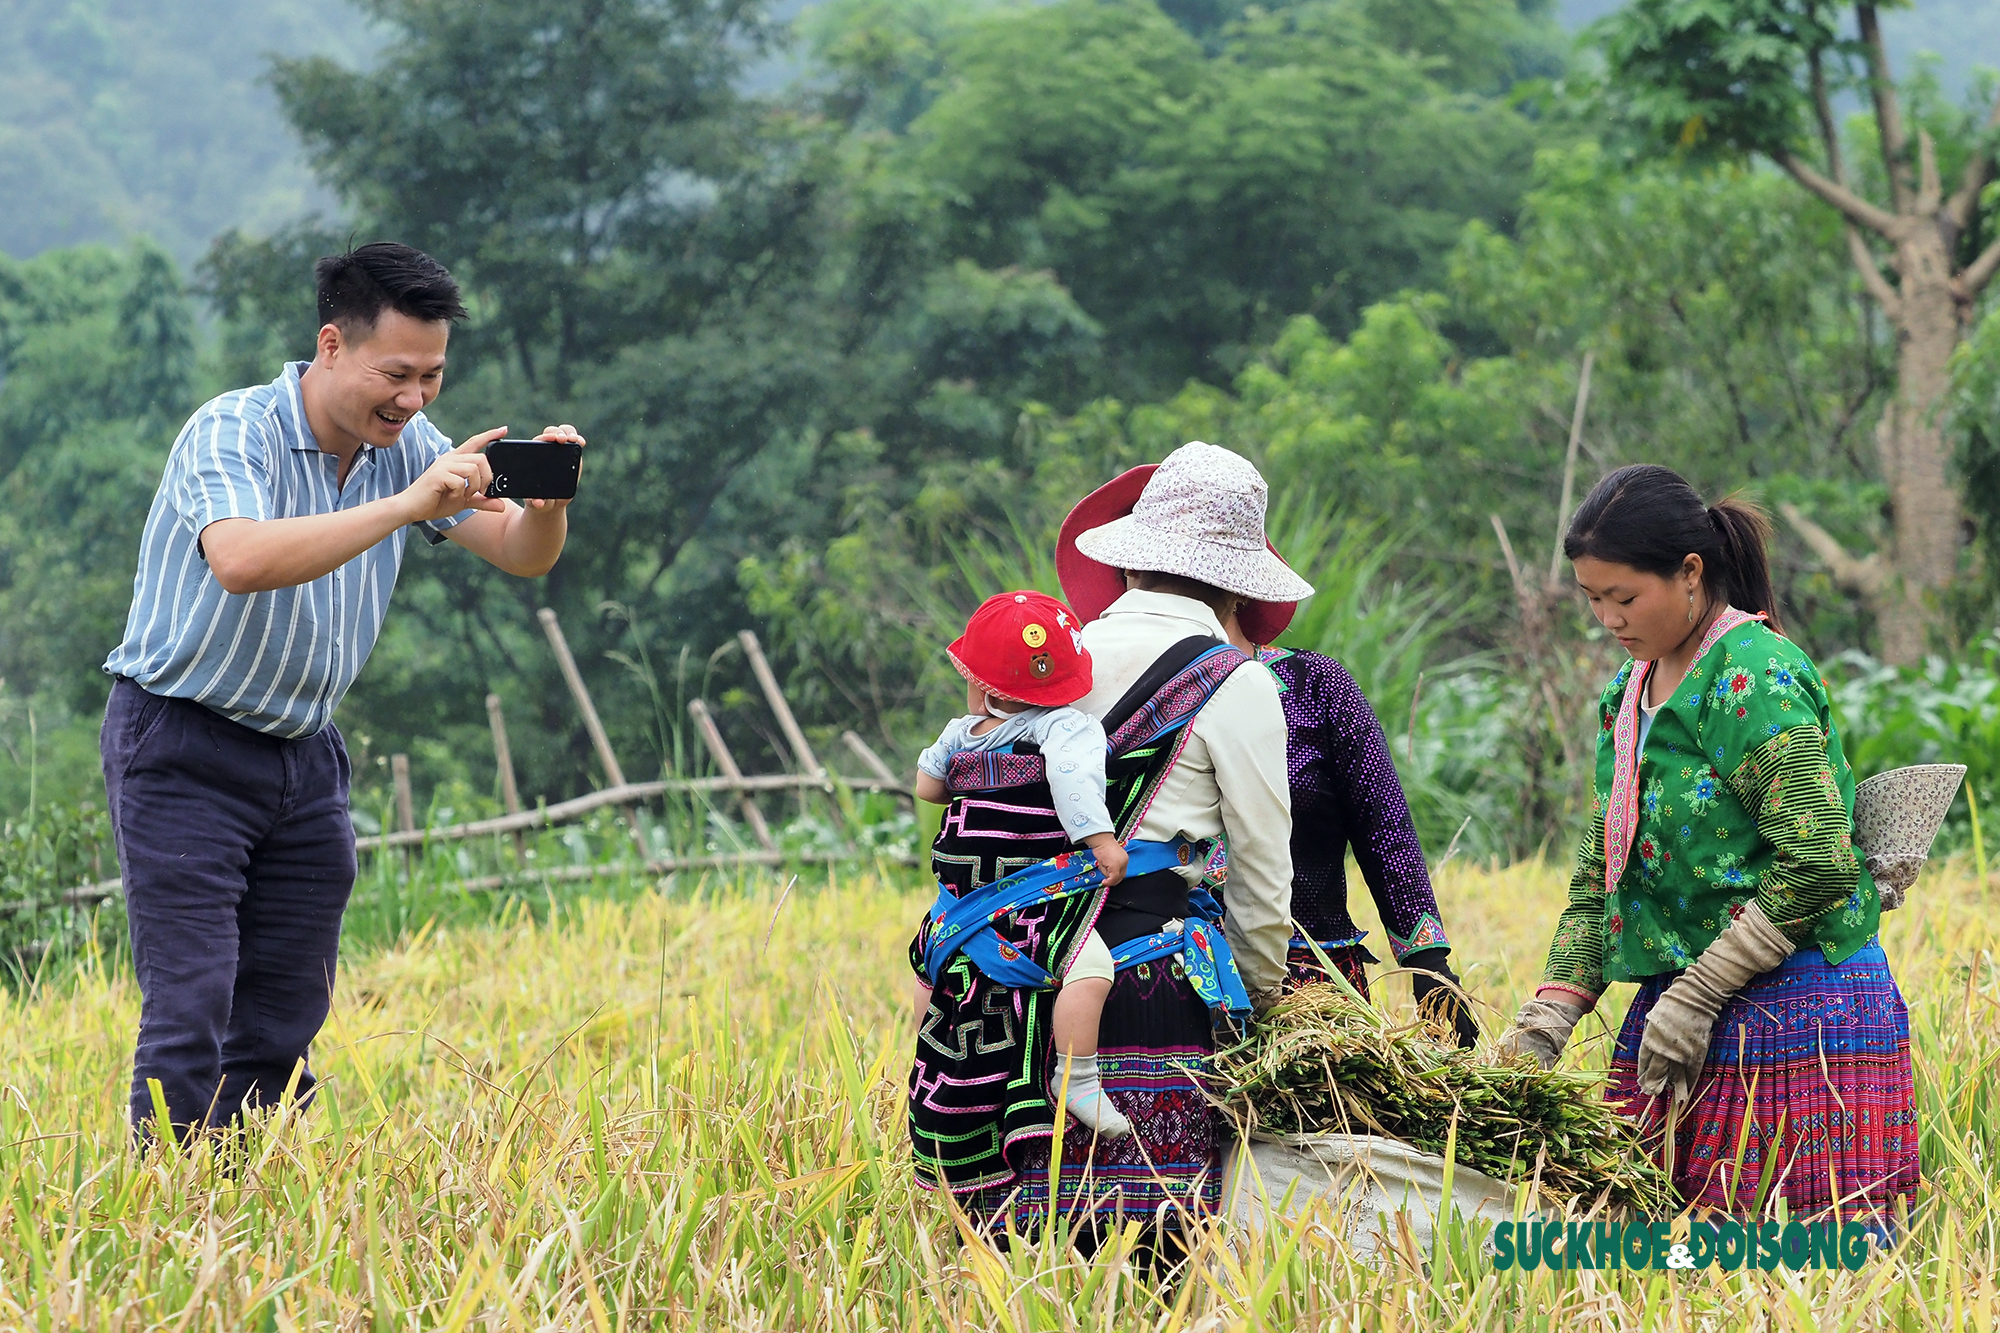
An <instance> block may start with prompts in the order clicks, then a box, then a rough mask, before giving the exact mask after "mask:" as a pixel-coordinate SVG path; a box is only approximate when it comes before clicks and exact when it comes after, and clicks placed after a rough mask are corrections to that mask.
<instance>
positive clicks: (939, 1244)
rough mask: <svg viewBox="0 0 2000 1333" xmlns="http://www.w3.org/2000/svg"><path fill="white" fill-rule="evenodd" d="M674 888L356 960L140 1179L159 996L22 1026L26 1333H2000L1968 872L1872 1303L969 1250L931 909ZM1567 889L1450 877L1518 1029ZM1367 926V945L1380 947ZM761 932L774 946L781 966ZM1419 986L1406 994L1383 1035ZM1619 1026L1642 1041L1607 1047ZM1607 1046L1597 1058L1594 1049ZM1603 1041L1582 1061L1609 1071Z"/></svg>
mask: <svg viewBox="0 0 2000 1333" xmlns="http://www.w3.org/2000/svg"><path fill="white" fill-rule="evenodd" d="M787 878H788V876H783V877H781V876H777V875H774V874H767V873H760V874H757V875H752V876H747V877H744V878H742V879H740V880H732V881H727V882H724V881H720V880H715V879H711V880H708V881H706V882H696V881H693V880H690V879H685V878H684V879H682V880H679V881H677V882H674V883H672V884H670V885H668V886H666V887H665V888H664V889H658V888H655V887H654V886H649V885H641V884H634V883H630V882H627V883H622V884H612V885H609V886H607V887H608V889H609V892H608V894H607V895H606V896H605V897H602V898H589V897H581V898H571V899H568V900H560V899H558V900H551V901H545V902H544V903H543V904H542V905H541V907H540V908H539V910H533V911H531V910H529V906H528V904H527V903H526V902H525V901H515V902H510V903H503V904H502V905H501V906H500V908H499V909H498V914H497V916H495V915H477V914H468V915H467V916H465V917H464V918H463V919H458V920H448V921H444V922H442V923H439V924H431V923H430V922H429V919H428V918H427V919H426V921H425V922H424V923H422V924H418V925H416V926H415V927H414V928H413V929H410V930H408V931H407V932H405V933H403V934H402V935H401V936H400V937H397V938H395V939H393V940H388V941H386V942H375V943H369V944H366V945H362V946H358V947H356V948H354V949H353V950H351V952H350V957H349V959H348V961H347V963H346V965H345V967H344V970H343V973H342V977H341V982H340V988H339V993H338V997H337V1000H338V1003H337V1007H336V1011H335V1014H334V1017H333V1019H332V1021H331V1022H330V1023H329V1025H328V1028H327V1031H326V1033H325V1034H324V1036H323V1038H322V1040H321V1042H320V1044H319V1047H318V1050H317V1061H316V1065H317V1068H318V1070H319V1072H320V1073H321V1074H322V1076H323V1077H325V1078H326V1080H327V1082H326V1084H325V1085H324V1095H323V1096H322V1097H321V1099H320V1100H319V1102H318V1103H317V1104H316V1105H315V1106H314V1107H312V1108H311V1109H310V1110H309V1111H308V1112H306V1113H305V1114H303V1115H300V1114H286V1113H280V1114H278V1115H277V1116H276V1117H275V1118H274V1119H272V1120H271V1121H270V1122H269V1123H268V1124H265V1125H262V1126H260V1127H259V1129H258V1130H257V1132H256V1133H255V1135H254V1136H253V1137H252V1140H251V1143H250V1163H249V1165H248V1166H247V1167H246V1168H244V1169H243V1170H241V1171H240V1172H239V1173H238V1174H237V1175H236V1176H234V1177H233V1178H232V1177H230V1176H228V1175H225V1174H223V1173H222V1172H221V1171H219V1170H218V1164H217V1162H216V1160H215V1159H214V1158H213V1156H212V1155H211V1153H210V1151H209V1149H208V1148H207V1147H205V1146H204V1147H197V1148H195V1149H193V1150H190V1151H179V1152H175V1151H169V1152H160V1153H157V1154H155V1155H153V1156H151V1157H148V1158H143V1159H142V1158H140V1157H138V1156H136V1155H135V1154H133V1153H132V1152H131V1151H130V1150H129V1149H128V1147H127V1139H126V1131H125V1127H124V1104H125V1088H126V1080H127V1077H128V1069H129V1065H128V1063H127V1062H128V1060H129V1056H130V1043H131V1039H132V1034H133V1027H134V1022H135V1017H136V1013H137V1001H138V997H137V993H136V990H135V988H134V986H133V982H132V980H131V977H130V975H129V974H128V973H127V972H126V971H124V970H123V969H122V968H121V967H120V966H119V965H118V964H117V963H116V961H115V960H113V959H108V958H106V957H104V956H103V955H88V956H86V957H85V958H84V959H83V960H82V961H81V963H80V964H79V965H78V966H77V967H76V968H75V969H74V970H72V971H67V972H64V973H63V974H62V975H61V976H59V977H57V976H49V977H46V978H45V979H44V980H43V981H41V982H40V983H39V984H37V985H36V986H34V987H32V988H30V989H28V990H25V991H22V992H19V993H11V994H5V995H0V1210H4V1217H3V1218H0V1326H4V1327H7V1328H14V1327H24V1328H140V1327H147V1328H151V1327H164V1328H185V1329H196V1328H230V1329H237V1328H251V1329H255V1328H271V1329H286V1328H328V1327H338V1328H351V1329H362V1328H368V1329H406V1328H409V1329H414V1328H448V1329H458V1328H470V1327H479V1328H508V1329H525V1328H545V1327H546V1328H578V1329H613V1328H673V1329H723V1328H729V1329H833V1330H844V1329H898V1330H900V1329H938V1330H946V1329H950V1330H958V1329H986V1328H998V1329H1009V1330H1024V1331H1025V1330H1031V1329H1033V1330H1046V1329H1113V1328H1116V1329H1159V1330H1181V1329H1186V1330H1194V1329H1203V1330H1207V1329H1218V1330H1219V1329H1245V1328H1271V1329H1286V1330H1289V1329H1314V1328H1335V1327H1338V1328H1342V1329H1391V1328H1395V1329H1430V1328H1441V1329H1506V1330H1508V1331H1509V1333H1521V1331H1525V1330H1533V1329H1572V1328H1573V1329H1585V1328H1589V1329H1598V1328H1605V1327H1646V1328H1697V1327H1708V1328H1730V1329H1734V1328H1742V1327H1746V1326H1753V1325H1754V1326H1759V1327H1764V1328H1773V1329H1801V1330H1803V1329H1823V1328H1826V1329H1864V1328H1866V1329H1872V1328H1884V1327H1900V1328H1909V1329H1953V1330H1957V1329H1975V1328H1988V1327H1992V1326H1993V1324H1994V1323H1995V1321H1996V1319H2000V1299H1996V1295H1995V1288H1994V1278H1993V1274H1994V1272H1995V1268H1996V1263H1997V1262H2000V1209H1996V1207H1995V1197H1996V1194H1995V1182H1994V1172H1993V1167H1992V1163H1993V1160H1994V1153H1995V1151H1996V1149H2000V1141H1996V1140H2000V1110H1996V1105H1997V1104H2000V977H1996V974H1995V971H1994V968H1993V966H1992V961H1991V952H1990V951H1991V950H1992V948H1993V947H1994V939H1995V935H1996V925H2000V912H1996V911H1995V909H1994V906H1993V904H1992V903H1991V901H1990V900H1989V898H1988V896H1987V895H1985V894H1984V893H1982V892H1980V891H1978V890H1975V888H1974V886H1973V884H1972V880H1971V876H1970V874H1969V873H1966V872H1964V871H1963V870H1960V869H1958V868H1956V867H1953V868H1948V869H1947V870H1945V871H1944V872H1942V873H1936V874H1933V875H1932V876H1930V877H1928V878H1927V879H1926V880H1925V881H1924V882H1923V883H1922V884H1921V885H1920V886H1919V888H1918V889H1917V890H1916V892H1915V893H1914V894H1913V905H1912V907H1911V908H1909V909H1906V910H1904V911H1902V912H1898V913H1895V914H1893V915H1891V916H1890V917H1889V918H1888V919H1887V922H1888V924H1887V928H1886V930H1885V943H1886V944H1887V946H1888V948H1889V952H1890V955H1891V958H1892V959H1893V960H1894V962H1895V964H1896V965H1897V968H1898V973H1899V976H1900V977H1901V978H1902V981H1903V984H1904V987H1905V990H1906V992H1907V993H1908V995H1909V997H1910V1001H1911V1008H1912V1020H1913V1025H1914V1028H1915V1034H1916V1037H1915V1040H1916V1058H1917V1078H1918V1092H1919V1096H1920V1099H1921V1103H1922V1104H1921V1120H1922V1127H1923V1156H1924V1166H1925V1174H1926V1179H1927V1183H1926V1200H1925V1206H1924V1208H1923V1210H1922V1211H1921V1213H1920V1215H1919V1217H1918V1220H1917V1221H1916V1223H1915V1225H1914V1227H1913V1228H1912V1231H1911V1234H1910V1235H1909V1237H1908V1239H1907V1240H1906V1241H1905V1242H1904V1244H1903V1245H1902V1246H1901V1247H1900V1248H1899V1249H1898V1250H1897V1251H1896V1252H1895V1253H1894V1254H1893V1255H1892V1256H1891V1257H1889V1258H1888V1259H1887V1260H1885V1261H1882V1262H1879V1263H1875V1264H1871V1265H1870V1266H1869V1267H1867V1268H1866V1269H1864V1270H1862V1271H1860V1272H1857V1273H1801V1274H1789V1273H1785V1272H1782V1271H1781V1272H1778V1273H1761V1272H1758V1273H1752V1274H1747V1275H1746V1274H1741V1273H1738V1274H1724V1273H1720V1272H1717V1271H1714V1270H1708V1271H1704V1272H1698V1273H1688V1274H1680V1273H1674V1274H1669V1273H1665V1272H1661V1273H1650V1272H1641V1273H1633V1272H1630V1271H1622V1272H1595V1273H1592V1272H1583V1273H1566V1272H1565V1273H1554V1274H1551V1273H1548V1272H1546V1271H1538V1272H1534V1273H1530V1274H1525V1275H1523V1274H1506V1275H1501V1274H1495V1273H1493V1272H1492V1271H1491V1268H1490V1266H1489V1265H1488V1264H1487V1263H1486V1261H1485V1260H1484V1259H1483V1258H1482V1257H1481V1256H1480V1253H1479V1248H1478V1243H1479V1241H1480V1240H1481V1239H1483V1236H1482V1235H1479V1234H1475V1233H1472V1232H1469V1231H1460V1232H1457V1233H1453V1232H1452V1231H1451V1230H1450V1229H1447V1230H1446V1232H1445V1235H1444V1239H1443V1240H1441V1241H1440V1242H1439V1245H1438V1248H1437V1250H1436V1252H1435V1253H1433V1254H1430V1255H1424V1256H1418V1255H1403V1256H1400V1257H1393V1256H1392V1257H1391V1259H1390V1260H1389V1263H1388V1267H1387V1268H1386V1269H1384V1270H1380V1271H1378V1270H1376V1269H1373V1268H1370V1267H1368V1266H1367V1265H1366V1264H1364V1263H1362V1262H1360V1261H1359V1260H1357V1259H1356V1258H1355V1257H1354V1256H1353V1255H1352V1254H1350V1253H1349V1251H1348V1250H1347V1248H1346V1246H1345V1243H1344V1242H1343V1240H1342V1238H1341V1234H1340V1232H1339V1229H1338V1227H1337V1226H1335V1225H1332V1224H1330V1222H1329V1220H1328V1219H1325V1218H1318V1219H1314V1220H1312V1221H1309V1222H1308V1223H1305V1224H1302V1225H1299V1226H1296V1227H1292V1228H1281V1229H1276V1230H1273V1231H1271V1232H1267V1233H1265V1234H1264V1235H1263V1236H1262V1237H1260V1238H1257V1239H1254V1240H1250V1239H1240V1238H1239V1239H1238V1240H1236V1241H1234V1242H1232V1241H1231V1238H1229V1237H1227V1236H1226V1235H1224V1234H1223V1233H1221V1232H1220V1231H1216V1232H1214V1233H1212V1234H1210V1235H1208V1236H1207V1237H1205V1238H1204V1241H1203V1250H1202V1253H1201V1256H1200V1262H1199V1263H1198V1265H1197V1266H1196V1269H1195V1271H1194V1273H1193V1275H1192V1276H1190V1277H1189V1278H1188V1279H1187V1280H1185V1281H1183V1282H1181V1283H1179V1284H1178V1285H1176V1286H1171V1287H1167V1288H1156V1287H1152V1286H1149V1285H1147V1284H1146V1283H1144V1282H1142V1281H1140V1280H1139V1279H1138V1276H1137V1271H1136V1269H1135V1268H1133V1267H1132V1266H1130V1265H1126V1264H1123V1263H1121V1255H1122V1252H1121V1251H1120V1250H1119V1249H1117V1248H1114V1249H1113V1250H1111V1251H1109V1252H1107V1253H1104V1254H1101V1255H1099V1256H1098V1257H1097V1258H1096V1259H1095V1260H1094V1261H1089V1262H1086V1261H1084V1260H1082V1259H1080V1258H1078V1257H1077V1256H1076V1255H1075V1254H1074V1253H1072V1252H1068V1251H1066V1250H1064V1249H1063V1248H1062V1247H1060V1245H1059V1244H1057V1243H1056V1242H1053V1241H1051V1242H1048V1243H1044V1244H1041V1245H1023V1246H1017V1247H1015V1248H1013V1249H1012V1250H1011V1251H1010V1252H1008V1253H1006V1254H999V1253H995V1252H993V1251H990V1250H988V1249H985V1248H983V1247H964V1246H962V1245H961V1243H960V1233H959V1231H958V1229H957V1227H956V1226H955V1224H954V1221H953V1219H952V1217H951V1216H950V1214H949V1212H948V1211H947V1210H946V1208H945V1207H944V1206H943V1204H941V1203H940V1202H939V1201H938V1200H937V1199H936V1198H935V1197H934V1196H931V1195H928V1194H925V1193H923V1192H921V1191H919V1190H917V1189H916V1188H915V1187H914V1186H913V1184H912V1183H911V1178H910V1171H909V1155H908V1148H907V1142H906V1139H905V1135H904V1130H903V1079H904V1077H905V1074H906V1071H907V1066H908V1060H909V1051H910V1044H911V1028H910V1017H909V1014H908V1011H907V994H908V981H907V969H906V967H905V965H904V964H903V962H902V961H901V955H902V950H903V945H904V942H905V940H906V939H907V936H908V932H909V929H910V926H911V924H912V919H913V917H914V915H915V914H916V912H917V911H918V910H919V909H920V906H921V905H922V897H921V895H920V894H919V893H918V892H917V890H916V887H915V877H914V876H899V877H896V878H893V879H883V878H880V877H877V876H875V875H872V874H869V875H859V876H857V877H851V878H850V877H846V876H835V877H831V878H828V877H826V876H824V875H822V876H820V877H819V878H817V879H815V878H813V877H811V876H807V877H802V878H801V879H800V880H799V882H798V883H797V884H796V885H795V886H794V887H793V888H792V890H791V892H790V893H789V895H786V896H784V897H783V898H782V900H781V896H780V895H781V891H782V889H783V886H784V884H785V883H786V879H787ZM1560 880H1561V874H1560V871H1559V870H1558V869H1557V868H1555V867H1551V866H1546V865H1540V864H1528V865H1523V866H1516V867H1512V868H1507V869H1479V868H1477V867H1464V868H1459V867H1456V866H1455V867H1454V868H1452V869H1451V870H1448V871H1447V872H1446V874H1445V875H1444V876H1443V878H1442V884H1441V893H1442V896H1443V899H1444V907H1445V913H1446V920H1447V921H1448V922H1450V923H1451V925H1452V928H1453V931H1454V938H1455V939H1456V940H1457V941H1458V949H1457V957H1458V961H1459V962H1460V964H1461V967H1462V969H1463V968H1464V967H1465V965H1467V964H1470V968H1469V971H1468V981H1469V982H1470V983H1471V985H1472V987H1473V988H1474V990H1475V991H1476V992H1477V993H1478V994H1479V995H1481V996H1482V997H1484V998H1486V999H1488V1000H1490V1001H1491V1002H1492V1004H1493V1005H1494V1006H1495V1008H1496V1010H1498V1011H1500V1012H1508V1011H1510V1010H1511V1007H1512V1005H1513V1004H1514V1002H1515V1001H1516V1000H1517V998H1518V997H1519V996H1520V995H1521V994H1522V993H1523V992H1524V990H1525V989H1527V988H1528V987H1529V986H1530V985H1532V982H1533V979H1534V976H1535V973H1536V971H1537V961H1538V955H1539V953H1540V951H1541V948H1542V945H1543V943H1544V940H1545V936H1546V933H1547V931H1548V929H1549V927H1550V925H1551V923H1552V922H1553V919H1554V914H1555V911H1556V908H1557V904H1558V902H1559V899H1560V894H1561V888H1560ZM1367 924H1370V925H1372V924H1373V923H1372V922H1369V923H1367ZM767 937H768V941H769V942H768V946H767V944H766V939H767ZM1397 989H1398V986H1397V983H1391V984H1390V985H1389V986H1387V987H1384V990H1386V991H1388V992H1390V994H1391V996H1392V1002H1394V1003H1406V1002H1407V995H1406V993H1405V994H1403V995H1401V996H1400V997H1397V996H1396V992H1397ZM1608 1018H1609V1021H1613V1022H1615V1021H1616V1014H1612V1015H1609V1016H1608ZM1595 1029H1596V1021H1595V1020H1592V1023H1591V1024H1590V1025H1589V1026H1588V1028H1587V1030H1586V1034H1585V1035H1586V1036H1589V1035H1590V1033H1592V1032H1594V1031H1595ZM1605 1044H1606V1043H1605V1042H1604V1041H1603V1040H1602V1039H1601V1038H1600V1039H1597V1040H1585V1041H1583V1042H1581V1043H1580V1045H1579V1049H1578V1054H1577V1057H1576V1058H1577V1059H1578V1060H1580V1061H1581V1062H1582V1063H1584V1064H1585V1065H1586V1066H1597V1065H1601V1064H1602V1062H1603V1059H1604V1047H1605Z"/></svg>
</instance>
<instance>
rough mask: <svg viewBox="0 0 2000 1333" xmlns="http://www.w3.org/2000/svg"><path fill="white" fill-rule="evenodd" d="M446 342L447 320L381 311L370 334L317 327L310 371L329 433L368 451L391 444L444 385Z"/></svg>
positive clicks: (361, 329)
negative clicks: (318, 387)
mask: <svg viewBox="0 0 2000 1333" xmlns="http://www.w3.org/2000/svg"><path fill="white" fill-rule="evenodd" d="M450 339H451V323H450V321H448V320H435V321H433V320H421V319H412V318H410V316H408V315H405V314H403V313H402V312H401V311H398V310H394V309H387V310H384V311H383V312H382V313H381V315H380V316H379V317H378V318H377V319H376V321H375V327H374V328H373V329H368V328H365V327H355V328H353V329H351V330H349V329H343V328H342V327H341V326H340V325H338V324H328V325H325V326H324V327H322V328H321V329H320V331H319V356H318V358H317V359H316V360H315V361H314V363H313V368H312V369H313V374H315V375H320V376H323V377H324V378H323V380H322V383H321V391H322V393H323V395H324V396H323V398H322V400H321V401H322V402H323V403H324V405H325V409H326V414H327V416H328V417H329V418H330V419H331V422H332V425H333V426H334V428H335V429H336V430H338V431H340V432H341V433H342V434H344V435H346V436H348V437H350V438H352V439H356V440H359V441H360V442H361V443H363V444H366V445H368V446H370V447H371V448H376V449H385V448H388V447H389V446H390V445H392V444H394V443H395V442H396V440H397V438H398V437H399V436H401V435H402V433H403V427H404V426H405V425H406V424H408V422H409V420H410V418H411V417H413V416H415V415H416V414H417V413H418V412H421V411H422V410H423V409H424V408H426V407H428V406H429V405H430V402H431V400H432V399H433V398H436V397H437V395H438V390H439V389H440V388H442V387H443V386H444V361H445V346H446V344H447V343H448V342H449V341H450ZM325 443H326V442H325V441H322V444H325Z"/></svg>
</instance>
